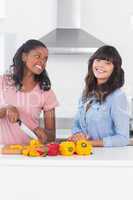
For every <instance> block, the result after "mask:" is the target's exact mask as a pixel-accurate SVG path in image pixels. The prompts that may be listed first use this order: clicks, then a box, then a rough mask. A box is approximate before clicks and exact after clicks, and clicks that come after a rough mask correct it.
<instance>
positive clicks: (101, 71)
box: [96, 69, 104, 73]
mask: <svg viewBox="0 0 133 200" xmlns="http://www.w3.org/2000/svg"><path fill="white" fill-rule="evenodd" d="M96 70H97V71H98V72H100V73H103V72H104V71H103V70H100V69H96Z"/></svg>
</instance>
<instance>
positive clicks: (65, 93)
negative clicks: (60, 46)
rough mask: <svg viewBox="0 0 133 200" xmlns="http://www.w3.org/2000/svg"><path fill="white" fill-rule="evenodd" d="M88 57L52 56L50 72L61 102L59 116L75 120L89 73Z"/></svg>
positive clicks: (49, 65) (58, 110) (48, 67)
mask: <svg viewBox="0 0 133 200" xmlns="http://www.w3.org/2000/svg"><path fill="white" fill-rule="evenodd" d="M87 63H88V56H87V55H50V56H49V62H48V66H47V69H48V72H49V76H50V78H51V81H52V86H53V89H54V91H55V92H56V94H57V97H58V99H59V102H60V106H59V108H57V116H58V117H60V118H64V117H65V118H73V116H74V114H75V112H76V108H77V103H78V99H79V97H80V95H81V92H82V89H83V87H84V77H85V75H86V73H87V68H88V67H87Z"/></svg>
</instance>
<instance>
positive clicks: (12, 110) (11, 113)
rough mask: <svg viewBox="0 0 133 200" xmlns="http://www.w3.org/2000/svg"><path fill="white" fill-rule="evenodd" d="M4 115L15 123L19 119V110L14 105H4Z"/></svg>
mask: <svg viewBox="0 0 133 200" xmlns="http://www.w3.org/2000/svg"><path fill="white" fill-rule="evenodd" d="M6 117H7V118H8V120H9V121H10V122H11V123H16V122H17V120H18V119H19V112H18V110H17V108H16V107H15V106H8V107H6Z"/></svg>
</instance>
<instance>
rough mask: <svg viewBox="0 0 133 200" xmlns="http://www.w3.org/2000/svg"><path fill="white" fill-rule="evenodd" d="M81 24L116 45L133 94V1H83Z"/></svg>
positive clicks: (129, 92)
mask: <svg viewBox="0 0 133 200" xmlns="http://www.w3.org/2000/svg"><path fill="white" fill-rule="evenodd" d="M81 3H82V7H81V13H82V14H81V26H83V28H84V29H85V30H86V31H88V32H89V33H91V34H92V35H94V36H96V37H97V38H99V39H101V40H102V41H104V42H105V43H107V44H111V45H114V46H116V48H117V49H118V50H119V52H120V54H121V56H122V58H123V68H124V70H125V73H126V91H127V93H128V94H130V95H132V96H133V78H132V75H133V59H132V57H133V27H131V24H130V16H131V14H133V1H131V0H126V1H121V0H117V1H116V0H112V1H107V0H100V1H97V0H89V1H88V0H84V1H81Z"/></svg>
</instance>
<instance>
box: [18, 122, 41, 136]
mask: <svg viewBox="0 0 133 200" xmlns="http://www.w3.org/2000/svg"><path fill="white" fill-rule="evenodd" d="M17 122H18V124H19V126H20V129H21V130H22V131H23V132H24V133H25V134H27V135H28V136H29V137H31V138H33V139H38V137H37V136H36V134H35V133H34V132H33V131H32V130H31V129H30V128H28V126H26V125H25V124H24V123H23V122H22V121H21V120H20V119H18V120H17Z"/></svg>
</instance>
